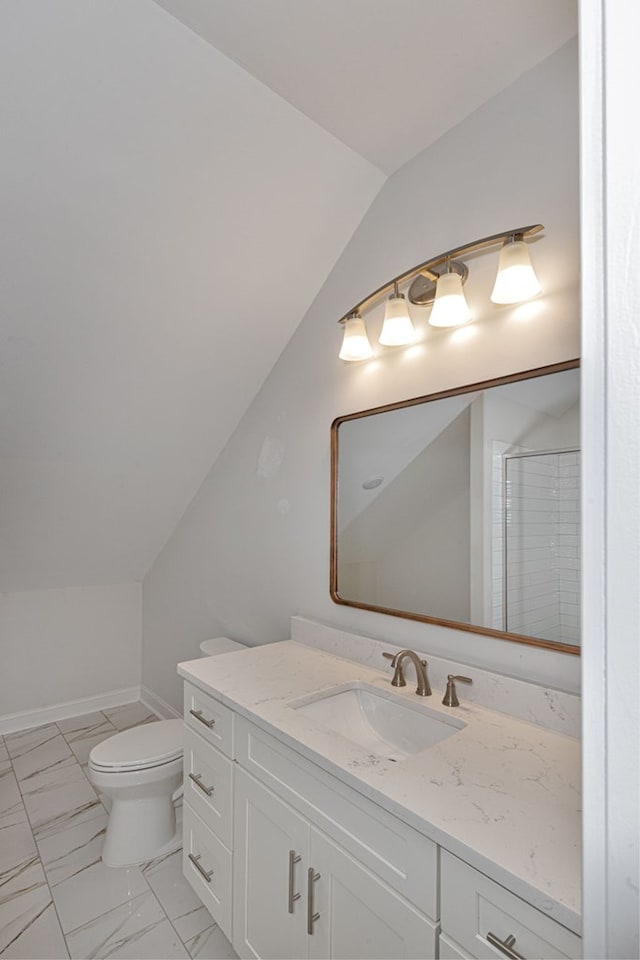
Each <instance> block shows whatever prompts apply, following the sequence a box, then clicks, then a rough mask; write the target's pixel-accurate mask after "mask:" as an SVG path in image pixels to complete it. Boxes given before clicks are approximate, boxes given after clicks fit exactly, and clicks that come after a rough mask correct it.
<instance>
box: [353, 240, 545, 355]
mask: <svg viewBox="0 0 640 960" xmlns="http://www.w3.org/2000/svg"><path fill="white" fill-rule="evenodd" d="M543 229H544V228H543V226H542V224H541V223H536V224H532V225H531V226H528V227H517V228H516V229H515V230H505V231H504V232H502V233H494V234H492V235H491V236H489V237H483V238H482V239H481V240H474V241H473V243H467V244H464V246H461V247H454V248H453V249H452V250H447V251H446V252H445V253H441V254H438V256H437V257H431V258H430V259H429V260H425V261H424V262H423V263H419V264H418V265H417V266H416V267H412V268H411V270H406V271H405V272H404V273H401V274H399V275H398V276H397V277H394V278H393V280H390V281H389V282H388V283H385V284H384V285H383V286H381V287H378V289H377V290H374V292H373V293H370V294H369V296H368V297H365V298H364V300H361V301H360V303H357V304H356V305H355V306H354V307H352V308H351V310H349V312H348V313H346V314H345V315H344V316H343V317H342V318H341V319H340V321H339V323H340V324H342V325H343V326H344V339H343V342H342V348H341V350H340V354H339V357H340V359H341V360H349V361H353V360H368V359H370V358H371V357H372V356H373V350H372V348H371V344H370V342H369V338H368V336H367V331H366V327H365V323H364V320H363V318H362V315H361V312H360V311H363V310H366V309H367V308H368V307H371V306H372V305H373V304H374V303H376V302H377V301H379V300H380V299H381V298H382V297H383V296H388V300H387V303H386V306H385V317H384V323H383V326H382V331H381V333H380V340H379V342H380V343H381V344H382V345H383V346H405V345H408V344H410V343H415V341H416V339H417V333H416V330H415V327H414V326H413V322H412V320H411V315H410V313H409V307H408V304H407V297H405V295H404V294H403V293H401V292H400V289H399V288H400V287H401V286H402V285H403V284H407V283H409V281H412V282H411V285H410V287H409V290H408V294H407V296H408V300H409V302H410V303H413V304H416V305H417V306H429V305H431V304H433V309H432V311H431V315H430V317H429V323H430V324H431V325H432V326H434V327H456V326H460V325H461V324H464V323H468V322H469V320H471V319H472V316H471V311H470V309H469V304H468V303H467V299H466V297H465V295H464V290H463V285H464V284H465V283H466V280H467V277H468V275H469V269H468V267H467V265H466V264H465V263H464V262H463V261H462V260H461V259H459V258H460V257H464V256H466V255H468V254H471V253H477V252H478V251H484V249H485V248H488V247H495V246H496V245H497V244H498V243H501V244H502V247H501V250H500V257H499V262H498V275H497V277H496V281H495V284H494V287H493V292H492V294H491V301H492V302H493V303H496V304H514V303H522V302H523V301H524V300H530V299H531V298H532V297H535V296H537V294H539V293H540V290H541V287H540V283H539V281H538V278H537V276H536V274H535V271H534V269H533V266H532V264H531V257H530V255H529V247H528V245H527V243H526V242H525V238H527V237H531V236H533V235H534V234H536V233H539V232H540V231H541V230H543Z"/></svg>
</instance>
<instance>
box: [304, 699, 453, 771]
mask: <svg viewBox="0 0 640 960" xmlns="http://www.w3.org/2000/svg"><path fill="white" fill-rule="evenodd" d="M416 700H419V701H420V702H416V703H412V702H410V701H407V700H405V699H404V698H402V699H401V698H400V696H399V695H398V694H397V693H395V692H394V691H392V690H389V691H387V690H384V689H379V688H378V687H374V686H371V685H370V684H366V683H346V684H344V685H342V686H340V687H333V688H332V689H330V690H323V691H321V692H320V693H316V694H311V695H310V696H308V697H304V698H303V699H301V700H298V701H295V702H293V703H290V704H289V706H290V707H292V708H293V709H294V710H298V711H299V712H300V713H301V714H303V715H304V716H305V717H309V719H312V720H315V721H317V722H318V723H319V724H321V725H322V726H323V727H327V728H328V729H329V730H335V731H336V733H340V734H341V735H342V736H343V737H347V738H348V739H349V740H351V741H352V742H353V743H357V744H358V746H360V747H362V748H363V749H364V750H366V751H367V752H368V753H371V754H374V755H375V756H379V757H381V758H385V759H388V760H402V759H404V757H408V756H410V755H411V754H414V753H420V752H421V751H422V750H427V749H428V748H429V747H433V746H434V744H436V743H439V742H440V741H441V740H445V739H446V738H447V737H450V736H452V735H453V734H454V733H458V732H459V731H460V730H463V729H464V727H466V723H465V722H464V720H461V719H459V718H458V717H454V716H451V717H449V716H446V715H443V714H442V713H441V711H437V710H434V709H433V708H431V707H428V706H427V705H426V704H425V703H424V701H423V700H422V698H417V697H416Z"/></svg>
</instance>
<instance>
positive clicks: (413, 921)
mask: <svg viewBox="0 0 640 960" xmlns="http://www.w3.org/2000/svg"><path fill="white" fill-rule="evenodd" d="M309 868H310V869H311V871H312V872H310V873H309V874H307V871H306V870H305V880H306V881H307V887H308V889H307V904H306V906H307V911H308V917H307V918H306V919H307V920H310V921H311V928H312V931H313V932H312V933H311V934H310V935H309V936H308V941H309V957H311V958H314V960H321V958H340V960H385V958H388V957H394V958H396V960H401V958H403V957H406V958H420V960H429V958H433V957H435V956H436V938H437V934H438V925H437V924H434V923H432V922H431V921H429V920H428V919H427V918H426V917H425V916H423V914H421V913H420V911H419V910H417V909H416V908H415V907H413V906H411V904H409V903H407V901H406V900H404V899H403V898H402V897H400V896H399V895H398V894H397V893H396V892H395V891H394V890H392V889H391V887H388V886H387V885H386V883H384V882H383V881H382V880H380V879H379V877H376V875H375V874H373V873H371V871H370V870H368V869H367V867H365V866H363V865H362V864H361V863H359V862H358V861H357V860H355V859H354V858H353V857H352V856H351V855H350V854H348V853H346V852H345V851H344V850H343V849H342V848H341V847H339V846H337V845H336V844H335V843H334V842H333V841H332V840H330V839H329V838H328V837H326V836H325V835H324V834H322V833H319V832H318V831H317V830H316V829H315V828H314V827H311V843H310V851H309Z"/></svg>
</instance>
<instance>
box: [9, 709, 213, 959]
mask: <svg viewBox="0 0 640 960" xmlns="http://www.w3.org/2000/svg"><path fill="white" fill-rule="evenodd" d="M132 703H140V701H132ZM128 705H129V704H125V706H128ZM142 705H143V706H145V707H146V704H142ZM146 709H147V710H148V712H149V713H150V714H151V715H153V716H155V717H156V718H157V719H162V718H161V717H158V715H157V714H156V713H155V711H153V710H149V708H148V707H146ZM95 712H100V713H103V711H95ZM103 716H105V719H106V720H107V721H108V722H109V723H111V724H112V726H114V727H115V724H113V723H112V721H111V720H110V719H109V718H108V717H106V715H105V714H104V713H103ZM63 719H66V718H63ZM69 719H72V718H69ZM145 722H148V721H142V724H144V723H145ZM142 724H133V726H134V727H135V726H140V725H142ZM52 725H53V726H55V727H56V729H57V731H58V734H59V735H60V736H61V737H62V738H63V740H64V742H65V743H66V745H67V746H68V747H69V749H71V752H72V756H73V757H74V760H75V762H76V763H77V764H78V766H79V767H80V768H81V770H82V773H83V775H84V777H85V779H86V780H87V782H88V783H89V784H91V786H92V787H93V784H92V783H91V780H90V779H89V777H88V776H87V774H86V772H85V770H84V769H83V768H82V764H81V763H80V761H79V760H78V758H77V757H76V756H75V754H74V753H73V750H72V748H71V745H70V744H69V741H68V740H67V738H66V737H65V735H64V733H63V732H62V730H60V727H59V726H58V723H57V722H55V721H53V722H52ZM27 729H29V728H27ZM127 729H131V728H127ZM20 732H22V731H16V733H20ZM121 732H122V731H120V730H118V729H117V728H116V729H115V733H121ZM110 735H111V734H110ZM0 741H1V742H2V744H3V745H4V747H5V749H6V750H7V759H8V762H9V764H10V765H11V770H12V773H13V776H14V777H15V781H16V784H17V787H18V792H19V794H20V801H21V804H22V808H23V810H24V815H25V818H26V822H27V825H28V827H29V830H30V833H31V839H32V841H33V844H34V846H35V848H36V854H37V860H38V863H39V864H40V868H41V870H42V874H43V876H44V884H45V885H46V887H47V891H48V893H49V897H50V904H51V906H52V907H53V910H54V913H55V916H56V920H57V922H58V927H59V929H60V934H61V936H62V938H63V940H64V945H65V949H66V951H67V955H68V957H71V950H70V947H69V942H68V940H67V936H68V935H70V934H72V933H74V932H75V930H77V929H79V927H80V926H82V925H83V924H79V926H78V927H75V928H74V930H69V931H67V932H66V933H65V931H64V928H63V926H62V921H61V918H60V914H59V913H58V908H57V906H56V902H55V899H54V897H53V887H52V885H51V883H50V882H49V877H48V874H47V870H46V868H45V865H44V863H43V860H42V857H41V854H40V847H39V844H38V841H37V839H36V836H35V833H34V830H33V824H32V822H31V817H30V816H29V812H28V810H27V806H26V804H25V798H24V793H23V790H22V785H21V782H20V780H19V779H18V776H17V774H16V769H15V766H14V764H13V758H12V757H11V756H9V751H8V748H7V745H6V740H5V737H4V735H0ZM94 792H95V793H96V798H97V800H98V803H99V804H100V806H102V808H103V810H105V812H106V813H107V815H108V811H106V809H105V807H104V804H103V803H102V800H101V799H100V796H99V794H98V792H97V791H96V790H95V788H94ZM67 829H68V830H72V829H74V826H71V827H68V828H67ZM65 832H66V831H64V830H60V831H57V833H58V834H61V833H65ZM143 862H148V861H143ZM137 869H138V870H139V873H140V875H141V877H142V879H143V880H144V883H145V885H146V887H147V890H148V891H149V892H150V893H151V895H152V896H153V898H154V900H155V902H156V903H157V904H158V907H159V908H160V911H161V913H162V916H163V917H164V918H165V919H166V920H167V921H168V923H169V925H170V927H171V929H172V930H173V931H174V933H175V935H176V937H177V939H178V942H179V943H180V944H181V945H182V947H183V948H184V950H185V951H186V953H187V955H188V956H189V957H191V951H190V950H189V948H188V946H187V944H186V943H185V942H184V940H183V939H182V938H181V936H180V934H179V933H178V931H177V930H176V928H175V926H174V924H173V921H172V920H171V918H170V917H169V915H168V913H167V911H166V910H165V909H164V907H163V905H162V903H161V902H160V899H159V898H158V896H157V894H156V892H155V890H154V889H153V887H152V886H151V884H150V883H149V881H148V879H147V877H146V876H145V874H144V872H143V871H142V869H141V868H140V866H139V865H137ZM61 882H64V881H61ZM145 892H146V891H145ZM126 902H127V901H124V902H123V904H117V905H116V906H115V907H111V908H110V910H111V909H117V907H121V906H123V905H124V903H126ZM108 912H109V911H105V913H108ZM104 915H105V914H100V915H99V917H96V918H94V919H95V920H98V919H99V918H100V916H104ZM211 919H212V921H213V925H216V924H215V920H214V919H213V917H212V918H211ZM92 922H93V921H92ZM160 922H162V921H160Z"/></svg>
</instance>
